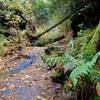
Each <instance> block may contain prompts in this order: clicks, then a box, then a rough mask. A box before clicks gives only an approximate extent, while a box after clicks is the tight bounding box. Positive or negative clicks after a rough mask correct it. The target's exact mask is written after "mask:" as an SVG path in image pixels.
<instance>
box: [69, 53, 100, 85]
mask: <svg viewBox="0 0 100 100" xmlns="http://www.w3.org/2000/svg"><path fill="white" fill-rule="evenodd" d="M99 55H100V52H98V53H97V54H96V55H95V56H94V57H93V59H92V60H91V61H88V62H84V63H82V62H80V66H78V67H77V68H75V69H74V70H73V71H72V72H71V74H70V79H71V80H72V82H73V85H74V86H76V85H77V82H78V78H80V77H81V76H83V77H84V75H87V74H89V72H91V70H92V69H93V66H94V65H95V63H96V61H97V58H98V56H99Z"/></svg>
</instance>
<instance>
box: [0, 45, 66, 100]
mask: <svg viewBox="0 0 100 100" xmlns="http://www.w3.org/2000/svg"><path fill="white" fill-rule="evenodd" d="M44 50H45V48H44V47H33V48H31V47H30V48H26V49H25V50H23V54H25V55H28V54H29V53H31V54H33V57H34V58H33V61H32V62H31V63H29V65H28V66H26V67H25V66H21V68H20V67H19V66H20V64H23V62H24V63H26V64H27V62H26V61H27V59H25V58H23V57H22V58H20V59H14V60H13V58H16V55H17V54H15V55H14V56H15V57H14V56H10V57H6V58H2V59H1V60H0V63H2V64H1V66H0V72H1V73H0V100H66V99H65V97H64V94H63V93H60V90H61V85H60V84H56V85H54V83H52V81H51V79H50V77H49V75H50V72H51V71H48V70H47V69H46V66H45V64H44V63H43V61H42V59H41V57H40V54H42V53H44ZM25 60H26V61H25ZM18 67H19V68H18ZM12 71H13V72H12Z"/></svg>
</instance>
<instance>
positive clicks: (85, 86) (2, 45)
mask: <svg viewBox="0 0 100 100" xmlns="http://www.w3.org/2000/svg"><path fill="white" fill-rule="evenodd" d="M99 20H100V1H99V0H0V56H1V58H5V57H8V56H9V55H14V54H15V53H16V52H18V51H20V50H22V49H26V47H35V46H37V47H46V50H45V54H42V55H41V58H42V60H43V61H44V63H45V64H46V66H47V69H48V70H51V74H50V77H51V79H52V81H53V82H56V83H60V84H62V86H63V91H64V92H65V93H66V95H67V97H68V96H69V97H68V98H72V99H66V100H99V99H100V97H99V96H100V24H99ZM0 71H1V72H0V73H2V69H1V70H0ZM0 75H1V74H0ZM71 93H72V94H74V95H72V96H71V95H69V94H71Z"/></svg>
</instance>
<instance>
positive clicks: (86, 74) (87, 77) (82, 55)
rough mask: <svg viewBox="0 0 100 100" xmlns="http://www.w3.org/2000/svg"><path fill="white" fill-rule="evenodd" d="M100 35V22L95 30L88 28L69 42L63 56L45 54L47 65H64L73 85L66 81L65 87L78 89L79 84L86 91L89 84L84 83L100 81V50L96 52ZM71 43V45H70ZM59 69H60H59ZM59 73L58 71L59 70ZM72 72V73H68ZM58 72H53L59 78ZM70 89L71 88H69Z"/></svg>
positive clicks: (44, 58)
mask: <svg viewBox="0 0 100 100" xmlns="http://www.w3.org/2000/svg"><path fill="white" fill-rule="evenodd" d="M99 36H100V24H99V25H98V26H97V27H96V29H94V30H87V31H85V32H84V34H82V35H80V36H78V37H77V38H74V39H73V40H71V41H72V42H71V43H70V42H68V43H67V44H66V45H67V46H66V50H65V52H64V53H63V55H61V56H53V55H45V56H44V57H43V60H44V62H45V63H46V64H47V66H49V67H50V66H51V67H52V66H54V65H57V64H61V65H63V68H64V74H65V75H67V76H65V77H67V79H66V81H67V80H70V81H71V82H70V84H71V87H70V86H69V85H68V84H69V83H68V82H67V83H66V81H65V84H66V85H65V87H66V86H68V87H67V89H68V88H72V90H73V89H74V90H75V89H76V88H77V86H80V87H81V89H82V88H84V89H82V91H85V88H87V86H88V85H85V86H84V87H82V85H80V84H79V83H80V81H81V82H82V84H83V83H84V82H86V84H87V81H88V82H89V83H90V84H92V85H94V84H95V85H96V83H97V82H100V68H98V66H97V64H96V63H97V60H98V57H99V55H100V52H96V42H97V40H98V39H99ZM68 45H69V46H68ZM58 70H59V69H58ZM57 73H58V72H57ZM66 73H70V74H66ZM59 75H60V73H58V74H55V72H54V74H52V78H53V76H54V78H55V77H57V78H58V76H59ZM68 90H69V89H68Z"/></svg>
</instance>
